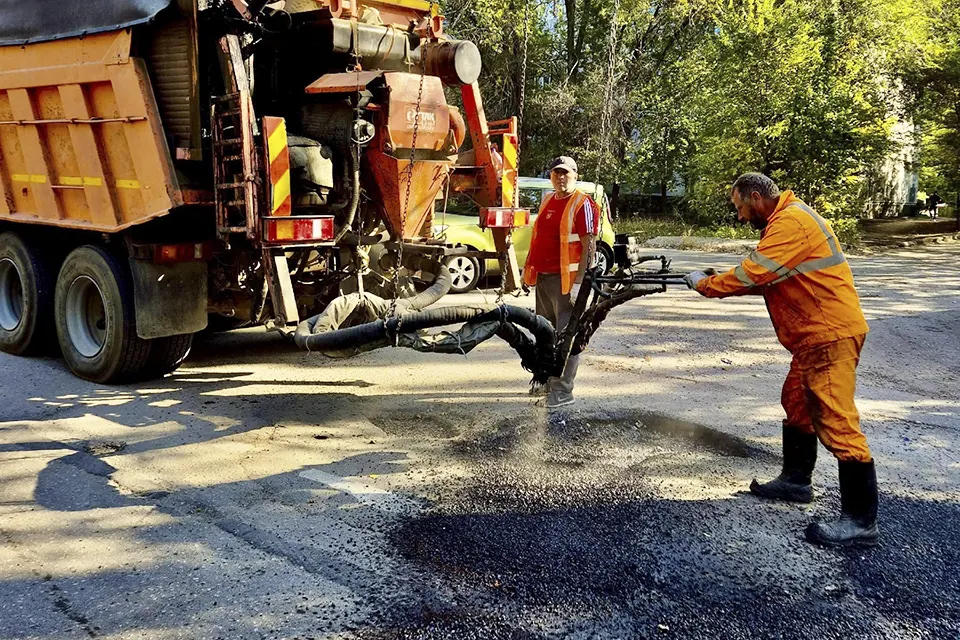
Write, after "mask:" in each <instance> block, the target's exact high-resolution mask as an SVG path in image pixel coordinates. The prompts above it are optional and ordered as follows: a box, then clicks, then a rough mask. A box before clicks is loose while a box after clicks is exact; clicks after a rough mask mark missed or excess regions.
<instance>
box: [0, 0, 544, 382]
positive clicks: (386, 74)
mask: <svg viewBox="0 0 960 640" xmlns="http://www.w3.org/2000/svg"><path fill="white" fill-rule="evenodd" d="M443 27H444V21H443V16H441V15H439V14H438V10H437V6H436V5H433V4H430V3H428V2H424V1H422V0H361V1H360V2H356V1H355V0H285V1H282V0H281V1H277V2H266V1H265V0H248V1H246V2H245V1H243V0H56V2H54V1H51V0H33V1H29V2H28V1H27V0H0V348H2V349H3V350H4V351H6V352H8V353H12V354H18V355H21V354H30V353H37V352H44V351H48V349H49V346H50V345H57V344H58V345H59V350H60V352H61V353H62V355H63V358H64V360H65V361H66V364H67V366H68V367H69V368H70V370H71V371H72V372H73V373H74V374H76V375H78V376H80V377H82V378H86V379H89V380H92V381H96V382H102V383H105V382H124V381H130V380H137V379H147V378H151V377H157V376H161V375H164V374H166V373H169V372H171V371H173V370H174V369H175V368H176V367H177V366H179V364H180V363H181V362H182V361H183V360H184V358H185V357H186V355H187V354H188V352H189V350H190V347H191V344H192V341H193V336H194V334H196V333H197V332H199V331H202V330H204V329H206V328H208V327H209V326H210V325H215V326H217V327H223V328H228V327H239V326H245V325H258V324H259V325H266V326H267V327H268V328H275V329H278V330H285V329H289V328H290V327H292V326H293V325H296V324H297V323H298V321H300V319H301V318H304V317H307V316H309V315H311V314H314V313H318V312H319V311H322V309H323V308H325V306H326V305H327V304H328V303H329V302H330V301H331V300H332V299H334V298H336V297H337V296H341V295H345V294H348V293H351V292H357V291H363V290H365V289H369V288H371V287H377V288H379V290H380V291H382V292H384V294H385V295H389V296H393V297H394V299H395V298H396V297H397V296H399V295H402V293H403V292H402V289H403V281H402V280H401V275H404V274H410V273H418V274H428V276H429V274H436V273H437V272H438V269H442V266H441V262H442V260H443V258H444V255H445V254H447V253H449V252H451V251H456V249H454V248H452V247H449V246H445V245H443V244H442V243H441V242H438V241H435V240H431V239H430V235H431V234H430V231H431V226H432V225H431V216H432V214H433V211H434V210H435V208H436V207H437V206H438V203H439V202H442V201H443V199H444V198H445V197H447V196H448V194H449V193H450V192H451V191H457V192H463V193H467V194H469V195H470V197H472V198H474V199H475V200H476V201H477V202H478V203H479V204H480V206H481V209H480V219H479V220H478V224H481V225H485V226H489V227H491V228H492V229H493V230H494V236H495V239H496V249H497V251H496V255H497V257H498V258H499V259H500V260H501V261H502V264H503V267H504V273H505V276H504V286H505V288H506V289H508V290H509V289H512V288H515V287H517V286H518V284H519V271H518V268H517V264H516V258H515V254H514V252H513V250H512V247H511V244H510V232H511V228H512V227H513V226H514V225H517V224H523V223H524V222H525V221H526V220H527V212H526V211H525V210H523V209H520V208H518V206H517V205H518V194H517V189H516V180H517V154H518V138H517V122H516V119H515V118H510V119H507V120H502V121H499V122H488V121H487V120H486V116H485V114H484V111H483V104H482V100H481V96H480V90H479V86H478V84H477V82H478V79H479V76H480V73H481V61H480V55H479V51H478V49H477V47H476V46H475V45H473V44H472V43H470V42H468V41H462V40H456V39H453V38H450V37H448V36H447V35H446V34H445V33H444V31H443ZM457 93H459V97H460V99H461V104H462V106H461V107H457V106H454V105H453V104H451V102H450V101H448V99H447V98H448V95H451V96H456V95H457ZM468 138H469V140H468ZM373 246H376V247H378V248H379V250H378V251H377V255H378V258H377V260H376V263H377V264H373V265H371V264H370V258H369V256H370V252H369V251H368V249H369V247H373ZM486 257H490V256H486ZM54 336H56V339H54Z"/></svg>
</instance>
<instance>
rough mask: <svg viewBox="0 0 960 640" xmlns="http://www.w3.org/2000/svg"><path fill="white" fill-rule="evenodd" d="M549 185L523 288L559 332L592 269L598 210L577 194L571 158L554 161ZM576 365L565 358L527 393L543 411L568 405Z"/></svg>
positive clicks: (577, 360) (577, 359)
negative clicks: (532, 290)
mask: <svg viewBox="0 0 960 640" xmlns="http://www.w3.org/2000/svg"><path fill="white" fill-rule="evenodd" d="M550 182H551V183H552V184H553V188H554V191H553V193H550V194H548V195H547V197H546V198H544V200H543V202H542V203H541V204H540V212H539V213H538V214H537V219H536V221H535V222H534V223H533V235H532V237H531V238H530V251H529V253H528V254H527V259H526V262H525V263H524V265H523V282H524V284H526V285H527V286H530V287H533V286H535V287H536V296H537V298H536V300H537V314H539V315H541V316H543V317H545V318H546V319H547V320H549V321H550V322H551V323H552V324H553V326H554V328H555V329H556V330H557V331H561V330H563V328H564V327H566V326H567V322H568V321H569V320H570V314H571V313H572V311H573V302H574V301H576V299H577V295H579V293H580V283H581V282H583V274H584V272H585V271H586V269H587V267H589V266H590V265H592V264H593V259H594V255H595V252H596V233H597V228H598V225H599V216H600V209H599V207H597V203H596V202H594V201H593V199H592V198H591V197H590V196H588V195H587V194H585V193H583V192H582V191H580V190H578V189H577V163H576V161H574V159H573V158H570V157H569V156H560V157H558V158H554V160H553V161H552V162H551V163H550ZM579 364H580V355H579V354H578V355H575V356H574V355H572V356H570V357H569V358H568V359H567V363H566V366H565V367H564V369H563V373H562V375H561V376H560V377H559V378H556V377H554V378H550V380H549V381H548V383H547V385H546V387H544V388H539V387H535V388H533V389H531V390H530V393H531V394H533V395H541V394H542V393H543V392H547V394H548V395H547V408H548V409H555V408H557V407H563V406H566V405H569V404H573V402H574V399H573V381H574V378H575V376H576V375H577V367H578V366H579Z"/></svg>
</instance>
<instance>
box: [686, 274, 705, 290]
mask: <svg viewBox="0 0 960 640" xmlns="http://www.w3.org/2000/svg"><path fill="white" fill-rule="evenodd" d="M706 277H707V274H706V273H704V272H703V271H694V272H692V273H688V274H687V275H685V276H683V281H684V282H686V283H687V286H688V287H690V288H691V289H693V290H694V291H696V289H697V285H698V284H700V281H701V280H703V279H704V278H706Z"/></svg>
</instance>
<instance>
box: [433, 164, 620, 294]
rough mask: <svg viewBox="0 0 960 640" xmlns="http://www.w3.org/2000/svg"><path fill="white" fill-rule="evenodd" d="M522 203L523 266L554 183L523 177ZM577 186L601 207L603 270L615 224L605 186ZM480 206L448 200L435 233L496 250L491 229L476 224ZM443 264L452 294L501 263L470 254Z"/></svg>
mask: <svg viewBox="0 0 960 640" xmlns="http://www.w3.org/2000/svg"><path fill="white" fill-rule="evenodd" d="M519 186H520V206H521V207H525V208H527V209H530V225H529V226H527V227H520V228H518V229H514V230H513V246H514V250H515V251H516V252H517V260H518V262H519V263H520V266H521V267H522V266H523V263H524V261H525V260H526V259H527V252H529V251H530V237H531V235H532V234H533V221H534V220H536V218H537V211H538V210H539V209H540V202H541V201H542V200H543V199H544V198H545V197H546V195H547V194H548V193H550V192H551V191H553V185H552V184H550V180H548V179H546V178H523V177H521V178H520V180H519ZM577 188H578V189H580V190H581V191H583V192H584V193H586V194H587V195H589V196H591V197H592V198H593V199H594V200H595V201H596V203H597V204H598V205H599V206H600V211H601V215H600V234H599V237H598V239H597V265H599V266H602V267H603V270H604V272H606V271H608V270H609V269H610V266H611V265H612V264H613V238H614V232H613V223H612V222H611V220H610V206H609V202H608V201H607V196H606V194H605V193H604V192H603V186H602V185H598V184H595V183H593V182H578V183H577ZM478 215H479V209H478V208H477V206H476V204H474V203H473V202H472V201H470V202H468V201H467V199H466V198H462V199H461V200H459V201H456V202H455V201H454V200H453V199H452V198H451V202H450V203H448V206H447V212H446V213H444V212H443V211H442V208H441V207H439V206H438V207H437V212H436V213H435V214H434V217H433V235H434V237H435V238H438V239H442V240H444V241H445V242H448V243H450V244H454V245H457V246H463V247H467V248H469V249H474V250H478V251H496V247H494V244H493V233H492V232H491V231H490V230H489V229H481V228H480V227H479V226H478V224H477V220H478V218H477V216H478ZM444 264H445V265H446V266H447V268H448V269H449V270H450V273H451V275H452V276H453V286H452V287H451V288H450V292H451V293H466V292H467V291H471V290H472V289H474V288H475V287H476V286H477V283H478V282H480V279H481V278H482V277H484V276H485V275H487V274H488V273H490V274H498V273H500V263H499V261H497V260H485V261H482V262H481V261H480V260H478V259H477V258H472V257H468V256H456V255H454V256H449V257H447V258H446V260H445V261H444Z"/></svg>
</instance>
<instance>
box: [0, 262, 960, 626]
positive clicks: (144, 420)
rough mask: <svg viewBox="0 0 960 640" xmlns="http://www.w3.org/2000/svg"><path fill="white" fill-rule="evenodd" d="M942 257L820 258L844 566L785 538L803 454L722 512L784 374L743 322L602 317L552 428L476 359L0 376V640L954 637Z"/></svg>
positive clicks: (265, 361) (697, 302)
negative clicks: (847, 287) (849, 401)
mask: <svg viewBox="0 0 960 640" xmlns="http://www.w3.org/2000/svg"><path fill="white" fill-rule="evenodd" d="M674 255H675V256H676V260H675V266H677V267H678V268H682V269H683V268H690V267H693V266H717V267H724V266H732V265H733V264H734V263H735V261H736V258H735V257H733V256H724V255H718V254H698V253H693V252H687V253H683V254H679V253H674ZM958 258H960V247H957V246H951V245H945V246H938V247H932V248H925V249H921V250H915V251H914V250H902V251H899V252H897V253H888V254H884V255H878V256H872V257H863V258H853V259H852V260H851V261H852V263H853V265H854V270H855V273H856V275H857V282H858V285H859V288H860V291H861V294H862V297H863V302H864V307H865V310H866V313H867V315H868V320H869V321H870V324H871V328H872V331H871V334H870V336H869V338H868V341H867V346H866V348H865V351H864V354H863V361H862V363H861V367H860V384H859V389H858V403H859V406H860V409H861V412H862V414H863V424H864V429H865V431H866V433H867V435H868V439H869V441H870V444H871V447H872V449H873V452H874V456H875V457H876V459H877V465H878V474H879V479H880V483H881V494H882V495H881V504H880V511H881V521H880V523H881V524H880V526H881V536H882V540H881V541H882V544H881V546H880V547H878V548H876V549H872V550H867V551H833V550H825V549H819V548H816V547H813V546H810V545H808V544H807V543H805V542H804V541H803V540H802V536H801V533H802V530H803V528H804V526H805V525H806V524H807V523H809V522H810V521H812V520H814V519H818V518H829V517H832V516H834V515H835V514H836V512H837V511H838V509H839V504H838V493H837V488H836V466H835V464H834V463H833V461H832V460H831V459H830V457H829V454H827V453H826V452H825V451H823V450H821V458H820V463H819V465H818V468H817V472H816V475H815V483H816V485H817V490H816V494H817V499H816V501H815V503H814V504H813V505H810V506H798V505H781V504H775V503H770V502H761V501H759V500H756V499H754V498H753V497H751V496H749V495H747V494H745V493H744V489H745V488H746V486H747V485H748V484H749V481H750V479H751V478H752V477H754V476H757V477H761V478H768V477H770V476H771V475H773V474H775V473H776V472H777V470H778V467H779V463H780V455H779V440H778V436H779V424H780V419H781V417H782V415H781V411H780V409H779V405H778V401H779V385H780V382H781V381H782V378H783V376H784V375H785V373H786V370H787V366H788V363H789V357H788V355H787V354H786V353H785V352H784V351H783V350H782V349H781V348H780V347H779V345H778V344H777V343H776V340H775V338H774V336H773V332H772V329H771V328H770V327H769V321H768V320H767V319H766V315H765V311H764V308H763V304H762V301H761V300H759V299H753V298H751V299H737V300H732V301H708V300H704V299H701V298H699V297H698V296H696V295H695V294H693V293H691V292H687V291H674V292H670V293H668V294H662V295H658V296H651V297H649V298H644V299H642V300H638V301H635V302H634V303H631V304H630V305H629V306H627V307H621V308H619V309H617V310H616V311H615V312H614V313H613V314H611V316H610V318H609V319H608V321H607V322H606V323H605V324H604V325H603V327H602V328H601V329H600V332H599V333H598V334H597V335H596V336H595V338H594V341H593V342H592V343H591V348H590V350H589V352H588V354H587V355H586V356H585V357H584V365H583V366H582V367H581V374H580V376H579V379H578V387H577V396H578V398H579V401H578V403H577V405H575V406H574V407H572V408H571V410H570V411H565V412H562V413H556V414H553V415H549V414H548V412H547V411H546V410H545V409H543V408H542V407H541V406H538V405H537V404H536V403H535V401H534V399H532V398H530V397H529V396H527V394H526V388H527V383H528V381H529V376H528V375H527V374H525V373H524V372H523V370H522V369H521V368H520V366H519V362H518V359H517V358H516V356H515V354H513V353H512V352H511V351H510V350H509V348H508V347H506V346H505V345H504V344H502V343H495V342H490V343H486V344H484V345H482V346H481V347H480V348H478V349H477V350H475V351H474V352H472V353H470V354H469V355H468V356H466V357H461V356H450V355H430V354H418V353H414V352H408V351H401V350H393V349H384V350H380V351H376V352H371V353H368V354H364V355H362V356H359V357H356V358H352V359H349V360H328V359H323V358H322V357H320V356H317V355H316V354H305V353H300V352H296V351H293V350H291V348H290V347H289V346H288V345H287V343H285V342H284V341H282V340H280V339H278V338H277V337H275V336H274V335H271V334H267V333H264V332H263V331H262V330H245V331H239V332H233V333H229V334H219V335H215V336H209V337H207V338H205V339H204V340H203V341H202V342H200V343H198V345H197V346H196V348H195V350H194V353H193V354H192V355H191V357H190V359H189V360H188V362H187V363H186V365H185V366H184V367H183V368H182V369H181V370H179V371H178V372H176V373H175V374H173V375H172V376H168V377H167V378H164V379H163V380H158V381H154V382H151V383H148V384H142V385H137V386H125V387H114V386H110V387H108V386H103V385H95V384H90V383H87V382H84V381H80V380H77V379H75V378H73V377H72V376H71V375H70V374H69V373H68V372H67V371H66V370H65V368H64V366H63V363H62V361H59V360H57V359H54V358H46V359H21V358H14V357H10V356H7V355H0V371H2V374H0V375H2V377H0V385H2V391H3V393H2V395H0V397H2V400H3V402H2V403H0V638H54V639H60V638H63V639H67V638H89V637H97V638H117V639H119V638H124V639H126V638H131V639H132V638H151V639H152V638H164V639H166V638H189V639H194V638H223V639H231V640H232V639H237V638H365V639H366V638H369V639H381V638H382V639H388V638H484V639H487V638H661V637H662V638H841V637H842V638H936V639H940V638H949V639H953V638H960V550H958V541H960V537H958V533H957V532H958V531H960V504H958V501H960V462H958V460H960V456H958V454H957V451H958V442H960V357H958V356H957V354H958V353H960V265H958ZM483 299H488V300H492V299H493V296H492V294H490V293H489V292H487V293H482V292H478V293H473V294H468V295H466V296H449V297H447V298H446V299H445V300H444V301H442V303H443V304H456V303H462V302H477V301H480V300H483ZM511 302H514V303H518V304H525V305H530V304H531V300H530V299H520V300H511Z"/></svg>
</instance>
